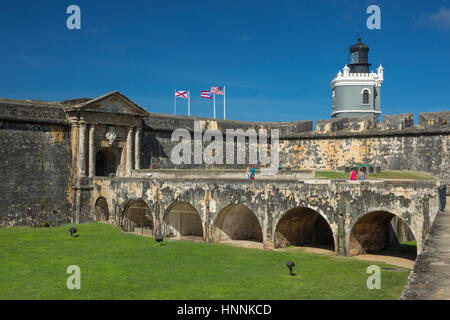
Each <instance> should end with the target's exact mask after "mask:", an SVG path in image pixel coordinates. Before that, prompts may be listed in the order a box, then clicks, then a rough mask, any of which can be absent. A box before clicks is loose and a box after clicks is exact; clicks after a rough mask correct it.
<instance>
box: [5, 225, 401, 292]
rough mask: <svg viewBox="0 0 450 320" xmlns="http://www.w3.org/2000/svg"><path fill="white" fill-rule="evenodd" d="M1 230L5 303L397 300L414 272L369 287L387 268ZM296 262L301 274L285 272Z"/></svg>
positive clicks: (101, 232) (141, 240)
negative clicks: (374, 273)
mask: <svg viewBox="0 0 450 320" xmlns="http://www.w3.org/2000/svg"><path fill="white" fill-rule="evenodd" d="M77 228H78V230H79V234H80V236H79V237H78V238H71V237H70V236H69V233H68V231H67V230H68V229H69V226H64V227H58V228H41V229H34V228H21V227H17V228H3V229H0V243H1V246H0V299H398V298H399V297H400V294H401V292H402V290H403V288H404V286H405V285H406V282H407V277H408V274H409V272H408V271H405V272H389V271H382V272H381V289H380V290H369V289H367V287H366V280H367V278H368V276H369V275H367V274H366V268H367V267H368V266H369V265H371V264H377V265H379V266H381V267H383V266H384V267H385V266H387V265H385V264H383V263H373V262H366V261H360V260H356V259H351V258H345V257H335V256H324V255H316V254H307V253H304V252H302V251H300V250H287V251H273V250H258V249H246V248H238V247H233V246H229V245H222V244H207V243H194V242H184V241H171V242H165V245H162V246H158V245H157V244H156V242H155V241H154V239H153V238H150V237H142V236H137V235H132V234H125V233H122V232H121V231H120V230H119V229H117V228H114V227H112V226H109V225H106V224H101V223H89V224H82V225H79V226H77ZM289 259H292V260H293V261H294V262H295V264H296V267H295V268H294V271H295V272H296V273H297V276H295V277H291V276H289V273H288V269H287V268H286V266H285V263H286V261H288V260H289ZM69 265H78V266H79V267H80V268H81V290H68V289H67V288H66V281H67V277H68V276H69V275H68V274H66V269H67V267H68V266H69Z"/></svg>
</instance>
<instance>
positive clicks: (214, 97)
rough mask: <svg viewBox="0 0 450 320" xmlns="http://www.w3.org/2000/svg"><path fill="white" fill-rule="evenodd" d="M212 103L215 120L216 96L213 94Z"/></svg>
mask: <svg viewBox="0 0 450 320" xmlns="http://www.w3.org/2000/svg"><path fill="white" fill-rule="evenodd" d="M213 102H214V119H215V118H216V95H215V94H214V93H213Z"/></svg>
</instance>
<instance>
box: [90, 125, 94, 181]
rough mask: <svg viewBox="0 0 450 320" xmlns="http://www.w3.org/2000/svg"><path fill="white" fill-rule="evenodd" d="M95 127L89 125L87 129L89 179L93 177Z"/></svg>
mask: <svg viewBox="0 0 450 320" xmlns="http://www.w3.org/2000/svg"><path fill="white" fill-rule="evenodd" d="M94 133H95V126H94V125H93V124H91V126H90V128H89V177H90V178H92V177H93V176H95V146H94Z"/></svg>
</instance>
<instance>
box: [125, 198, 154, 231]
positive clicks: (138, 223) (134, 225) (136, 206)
mask: <svg viewBox="0 0 450 320" xmlns="http://www.w3.org/2000/svg"><path fill="white" fill-rule="evenodd" d="M121 227H122V230H123V231H126V232H135V233H140V234H148V235H154V223H153V216H152V214H151V212H150V209H149V207H148V206H147V204H146V203H145V202H144V201H142V200H132V201H130V202H129V203H128V205H127V207H126V209H125V210H124V213H123V218H122V222H121Z"/></svg>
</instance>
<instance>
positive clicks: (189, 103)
mask: <svg viewBox="0 0 450 320" xmlns="http://www.w3.org/2000/svg"><path fill="white" fill-rule="evenodd" d="M188 116H191V92H190V91H188Z"/></svg>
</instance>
